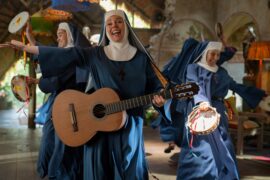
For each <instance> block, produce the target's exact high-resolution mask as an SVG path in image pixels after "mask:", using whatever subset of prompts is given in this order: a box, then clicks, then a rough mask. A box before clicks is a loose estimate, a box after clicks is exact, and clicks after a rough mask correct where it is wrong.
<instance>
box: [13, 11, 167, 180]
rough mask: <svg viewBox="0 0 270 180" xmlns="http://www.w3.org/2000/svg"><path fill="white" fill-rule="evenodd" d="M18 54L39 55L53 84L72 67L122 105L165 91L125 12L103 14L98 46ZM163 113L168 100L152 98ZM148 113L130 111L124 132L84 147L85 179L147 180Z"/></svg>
mask: <svg viewBox="0 0 270 180" xmlns="http://www.w3.org/2000/svg"><path fill="white" fill-rule="evenodd" d="M12 44H13V45H15V46H16V47H17V48H20V49H22V50H26V51H27V52H30V53H34V54H38V55H39V56H38V57H39V58H38V60H39V64H40V67H41V71H42V75H43V77H45V78H50V77H53V76H57V75H59V74H61V73H63V72H64V71H65V70H66V69H68V68H70V67H74V66H80V67H82V68H86V69H87V70H88V71H90V72H91V75H92V84H93V86H94V88H95V89H96V90H97V89H100V88H104V87H108V88H111V89H114V90H115V91H116V92H117V93H118V95H119V96H120V98H121V99H129V98H134V97H138V96H142V95H145V94H148V93H152V92H158V91H160V90H161V89H162V85H161V83H160V81H159V79H158V77H157V75H156V74H155V73H154V70H153V68H152V65H151V63H150V58H149V56H148V53H147V51H146V50H145V48H144V47H143V45H142V44H141V42H140V41H139V40H138V38H137V36H136V35H135V33H134V32H133V30H132V28H131V26H130V24H129V22H128V19H127V16H126V14H125V13H124V11H122V10H112V11H108V12H106V13H105V16H104V25H103V26H102V32H101V39H100V43H99V46H96V47H92V48H78V47H73V48H54V47H44V46H24V45H22V44H21V43H20V42H18V41H12ZM152 103H153V104H154V106H156V107H157V108H158V107H159V109H162V108H163V105H164V103H165V100H164V99H163V98H162V97H161V96H158V95H156V96H154V97H153V100H152ZM143 112H144V108H143V107H139V108H135V109H131V110H127V116H126V121H125V124H124V126H123V127H122V128H121V129H120V130H118V131H115V132H98V133H97V134H96V135H95V136H94V137H93V138H92V139H91V140H90V141H89V142H88V143H87V144H86V145H85V146H84V179H85V180H90V179H91V180H100V179H117V180H120V179H130V180H132V179H134V180H135V179H140V180H141V179H148V167H147V162H146V158H145V150H144V138H143V124H144V113H143Z"/></svg>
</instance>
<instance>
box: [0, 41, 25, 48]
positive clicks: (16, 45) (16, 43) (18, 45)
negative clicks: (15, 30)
mask: <svg viewBox="0 0 270 180" xmlns="http://www.w3.org/2000/svg"><path fill="white" fill-rule="evenodd" d="M24 47H25V45H24V44H23V43H22V42H20V41H16V40H11V42H5V43H3V44H0V48H13V49H18V50H23V48H24Z"/></svg>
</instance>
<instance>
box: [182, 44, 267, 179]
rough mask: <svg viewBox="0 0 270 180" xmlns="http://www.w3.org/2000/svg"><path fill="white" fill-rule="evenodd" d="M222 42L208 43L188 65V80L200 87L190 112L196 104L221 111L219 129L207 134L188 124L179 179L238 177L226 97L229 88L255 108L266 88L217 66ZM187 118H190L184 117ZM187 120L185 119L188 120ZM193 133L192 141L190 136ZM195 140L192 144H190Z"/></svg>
mask: <svg viewBox="0 0 270 180" xmlns="http://www.w3.org/2000/svg"><path fill="white" fill-rule="evenodd" d="M221 49H222V44H221V43H220V42H208V43H207V45H206V47H205V48H204V50H203V51H202V53H201V54H200V55H199V56H198V57H194V58H195V59H193V60H192V62H194V63H192V64H189V65H188V66H187V68H186V79H185V81H187V82H197V83H198V85H199V87H200V90H199V93H198V94H197V95H195V96H194V98H193V99H192V100H190V101H189V102H187V112H186V115H188V114H189V113H190V112H191V111H192V108H193V107H194V106H198V108H199V109H200V110H206V109H207V108H208V107H209V106H212V107H215V108H216V110H217V112H218V113H219V114H220V123H219V125H218V127H217V129H216V130H215V131H214V132H212V133H210V134H208V135H194V134H191V133H190V130H189V129H188V127H187V126H186V125H185V126H184V127H183V129H184V130H183V139H182V143H181V152H180V157H179V162H178V163H179V166H178V171H177V179H179V180H180V179H184V180H186V179H207V180H208V179H209V180H211V179H213V180H217V179H218V180H234V179H239V172H238V167H237V162H236V156H235V153H234V147H233V144H232V141H231V138H230V135H229V132H228V117H227V115H226V108H225V105H224V102H223V100H224V97H225V96H226V95H227V93H228V90H229V89H230V90H232V91H234V92H236V93H237V94H239V95H240V96H241V97H242V98H243V99H244V100H245V101H246V102H247V103H248V104H249V105H250V106H251V107H252V108H254V107H256V106H257V105H258V104H259V102H260V101H261V100H262V98H263V97H264V96H266V94H265V92H264V91H263V90H260V89H257V88H255V87H247V86H244V85H242V84H238V83H236V82H235V81H234V80H233V79H232V77H231V76H230V75H229V74H228V72H227V71H226V70H225V69H224V68H222V67H221V66H218V65H217V64H218V61H219V60H218V59H219V56H220V51H221ZM185 121H187V118H186V119H185ZM185 123H186V122H185ZM192 136H193V142H192V141H191V138H192ZM191 142H192V144H191Z"/></svg>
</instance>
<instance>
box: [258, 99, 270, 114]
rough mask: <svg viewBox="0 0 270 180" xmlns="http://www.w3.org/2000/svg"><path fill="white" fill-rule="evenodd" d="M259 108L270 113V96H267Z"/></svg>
mask: <svg viewBox="0 0 270 180" xmlns="http://www.w3.org/2000/svg"><path fill="white" fill-rule="evenodd" d="M259 107H260V108H262V110H264V111H267V112H270V96H267V97H266V98H265V99H264V100H262V101H261V102H260V104H259Z"/></svg>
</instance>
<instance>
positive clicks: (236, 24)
mask: <svg viewBox="0 0 270 180" xmlns="http://www.w3.org/2000/svg"><path fill="white" fill-rule="evenodd" d="M249 28H252V29H253V30H254V35H256V39H259V38H260V30H259V26H258V23H257V21H256V20H255V18H254V17H253V16H252V15H251V14H249V13H247V12H237V13H234V14H232V15H230V16H229V17H228V18H227V19H226V20H225V21H224V23H223V30H224V36H225V37H226V38H227V41H228V44H230V45H233V46H235V47H237V48H238V49H242V43H243V42H244V41H247V40H248V39H249V38H251V36H253V35H252V33H251V32H250V31H249Z"/></svg>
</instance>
